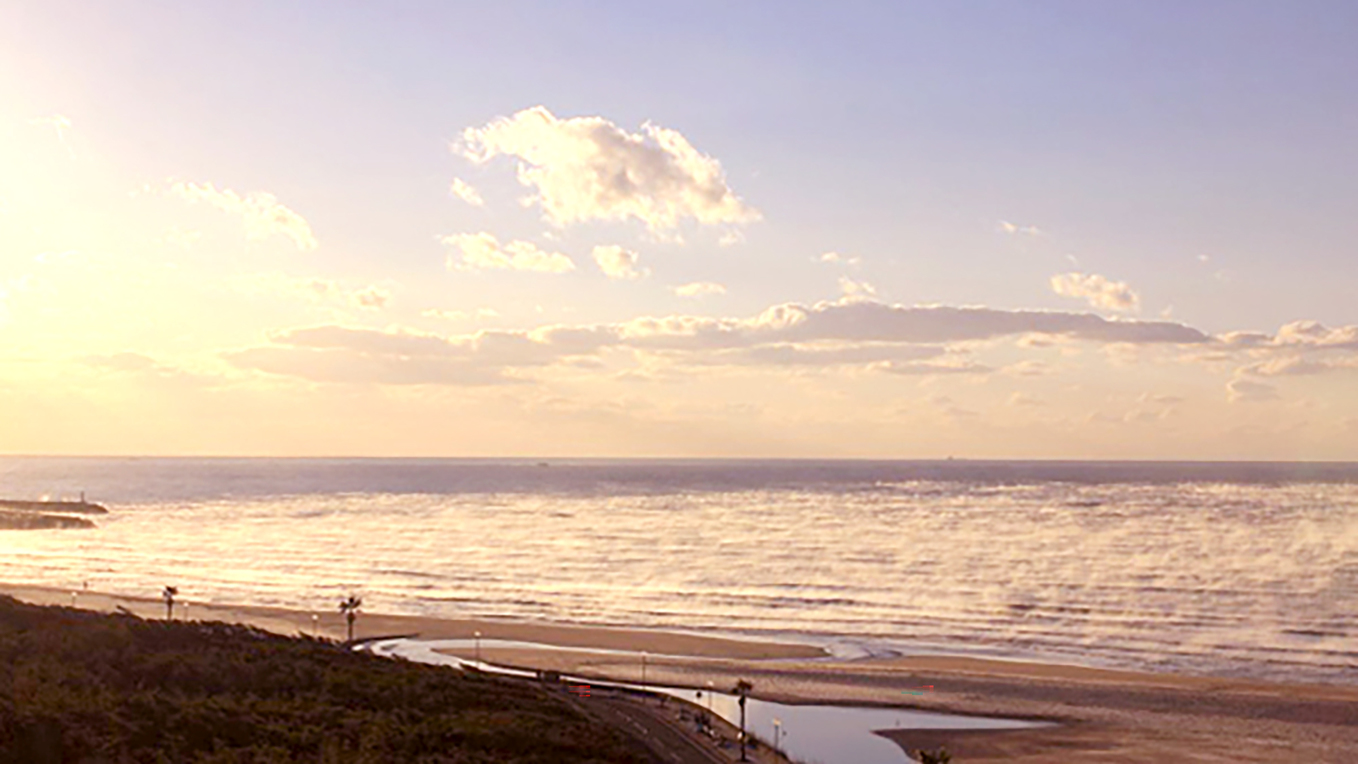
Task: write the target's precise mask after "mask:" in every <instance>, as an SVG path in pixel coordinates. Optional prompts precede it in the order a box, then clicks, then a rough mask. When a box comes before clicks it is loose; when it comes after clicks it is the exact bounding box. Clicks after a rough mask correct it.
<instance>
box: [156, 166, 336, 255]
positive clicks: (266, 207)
mask: <svg viewBox="0 0 1358 764" xmlns="http://www.w3.org/2000/svg"><path fill="white" fill-rule="evenodd" d="M170 192H171V193H173V194H175V195H176V196H180V197H182V198H184V199H187V200H189V201H191V202H205V203H207V204H209V205H211V206H213V207H216V208H217V209H219V210H223V211H225V212H229V213H232V214H234V215H239V216H240V217H241V219H242V220H243V221H244V223H245V235H246V237H247V238H250V239H264V238H268V237H269V236H273V235H282V236H286V237H288V238H289V239H291V240H292V242H293V243H294V244H296V245H297V248H298V249H302V250H311V249H315V248H316V246H317V244H316V237H315V236H314V235H313V234H312V233H311V226H310V225H308V224H307V222H306V220H305V219H304V218H303V217H302V216H301V215H299V214H297V213H296V212H294V211H292V210H291V209H289V208H287V207H285V206H284V205H283V204H281V203H280V202H279V201H278V198H277V197H275V196H274V195H273V194H268V193H265V192H263V191H251V192H249V193H247V194H245V195H244V196H241V195H240V194H238V193H236V192H235V191H232V190H230V189H225V188H224V189H218V188H216V187H215V186H213V185H212V184H211V183H183V182H180V183H175V184H174V185H172V186H171V187H170Z"/></svg>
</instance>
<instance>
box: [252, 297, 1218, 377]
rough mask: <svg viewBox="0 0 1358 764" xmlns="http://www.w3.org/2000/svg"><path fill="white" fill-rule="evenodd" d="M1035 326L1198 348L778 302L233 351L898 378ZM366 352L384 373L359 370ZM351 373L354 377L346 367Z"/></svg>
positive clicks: (922, 313)
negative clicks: (747, 312)
mask: <svg viewBox="0 0 1358 764" xmlns="http://www.w3.org/2000/svg"><path fill="white" fill-rule="evenodd" d="M1032 333H1051V334H1060V335H1062V336H1066V337H1069V338H1071V339H1073V340H1085V341H1091V342H1104V343H1107V342H1125V343H1171V344H1194V343H1203V342H1207V341H1208V338H1207V337H1206V335H1204V334H1202V333H1201V332H1198V331H1197V330H1196V329H1192V328H1191V327H1187V326H1183V325H1181V324H1172V323H1167V322H1153V321H1114V320H1110V319H1105V318H1102V317H1100V316H1096V315H1092V314H1075V313H1048V312H1037V311H1002V310H992V309H989V308H951V307H937V306H934V307H906V306H901V305H888V304H884V303H876V302H870V301H848V302H845V301H840V302H825V303H817V304H815V305H799V304H785V305H778V306H774V307H772V308H769V309H768V310H766V311H764V312H763V313H761V314H759V315H758V316H754V317H752V318H745V319H741V318H711V317H705V316H686V315H678V316H666V317H659V318H655V317H642V318H637V319H633V320H631V321H625V322H621V323H614V324H595V325H580V326H571V325H550V326H542V327H539V328H537V329H533V330H531V331H481V332H477V333H475V334H469V335H462V336H453V337H444V336H440V335H436V334H424V333H418V332H412V331H398V332H393V331H387V332H379V331H375V330H371V329H356V328H349V327H341V326H319V327H310V328H305V329H296V330H292V331H288V332H283V333H280V334H278V335H276V336H274V337H273V338H272V344H271V345H270V346H267V347H260V348H251V349H247V350H243V351H239V352H237V353H233V354H231V355H230V356H229V358H230V359H231V360H232V362H234V363H236V364H238V365H241V366H246V367H250V368H256V369H260V370H262V371H269V372H273V373H280V374H292V375H294V376H299V377H303V378H306V379H313V380H319V381H340V380H342V379H347V380H348V381H361V382H375V381H388V382H391V383H393V384H464V383H465V384H486V383H489V382H493V381H497V380H498V381H512V380H515V379H520V378H521V375H518V374H514V373H511V372H513V371H514V370H516V369H528V368H534V367H544V366H549V365H552V364H567V365H574V366H577V367H578V366H580V365H581V364H582V363H586V364H587V363H588V361H589V359H590V358H598V357H600V356H602V355H603V354H604V353H605V352H606V351H607V352H611V353H630V354H632V355H633V357H635V358H639V359H642V358H652V359H665V360H666V361H667V362H668V363H671V364H680V365H682V364H687V365H691V366H714V365H717V366H720V365H725V366H766V367H786V366H820V367H830V366H846V365H858V366H862V367H864V368H870V369H874V370H877V371H880V372H884V373H891V374H902V375H956V374H985V373H989V372H991V371H993V369H991V368H990V367H987V366H985V365H983V364H980V363H977V362H975V361H973V360H971V359H970V358H968V357H966V356H965V354H963V353H959V352H957V349H956V348H953V347H949V344H950V343H957V342H966V341H970V340H979V339H987V338H992V337H1001V336H1008V335H1023V334H1032ZM362 359H370V360H372V362H373V363H374V364H376V365H377V366H378V367H380V370H379V371H372V372H367V371H359V370H358V364H359V363H360V361H361V360H362ZM348 371H352V372H353V375H352V378H346V377H344V374H345V373H347V372H348Z"/></svg>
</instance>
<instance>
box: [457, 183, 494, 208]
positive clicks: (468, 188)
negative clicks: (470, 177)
mask: <svg viewBox="0 0 1358 764" xmlns="http://www.w3.org/2000/svg"><path fill="white" fill-rule="evenodd" d="M448 190H449V191H450V192H451V193H452V195H453V196H456V197H457V198H459V199H461V200H462V201H464V202H466V203H467V204H470V205H471V206H473V207H481V206H484V205H485V203H486V200H485V199H482V198H481V194H480V193H479V192H478V191H477V190H476V189H475V188H473V187H472V185H471V184H470V183H468V182H467V181H465V180H463V179H461V178H453V185H452V186H451V187H450V188H449V189H448Z"/></svg>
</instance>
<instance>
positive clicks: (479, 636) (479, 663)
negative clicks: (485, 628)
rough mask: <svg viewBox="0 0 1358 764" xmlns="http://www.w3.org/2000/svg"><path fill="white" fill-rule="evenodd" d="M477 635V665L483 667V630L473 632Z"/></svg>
mask: <svg viewBox="0 0 1358 764" xmlns="http://www.w3.org/2000/svg"><path fill="white" fill-rule="evenodd" d="M472 633H473V634H475V635H476V667H477V668H481V632H479V631H477V632H472Z"/></svg>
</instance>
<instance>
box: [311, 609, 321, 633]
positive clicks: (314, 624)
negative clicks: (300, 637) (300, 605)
mask: <svg viewBox="0 0 1358 764" xmlns="http://www.w3.org/2000/svg"><path fill="white" fill-rule="evenodd" d="M311 636H313V637H317V638H319V637H320V636H321V617H320V616H319V615H317V614H316V613H312V614H311Z"/></svg>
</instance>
